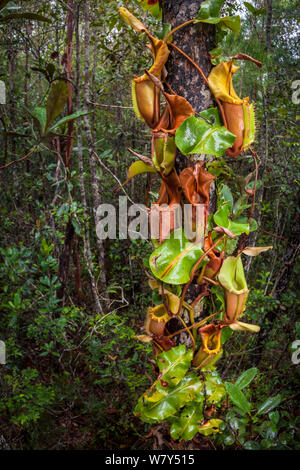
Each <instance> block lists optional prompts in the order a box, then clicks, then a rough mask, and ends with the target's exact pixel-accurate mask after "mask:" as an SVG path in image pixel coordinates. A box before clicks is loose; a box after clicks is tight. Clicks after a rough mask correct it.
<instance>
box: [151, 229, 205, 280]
mask: <svg viewBox="0 0 300 470" xmlns="http://www.w3.org/2000/svg"><path fill="white" fill-rule="evenodd" d="M202 255H203V249H202V244H201V243H192V242H190V241H189V240H188V239H187V238H186V237H185V235H184V233H183V230H182V229H181V228H180V229H177V230H175V231H174V232H172V233H171V235H170V238H169V239H167V240H165V241H164V242H163V243H162V244H161V245H159V246H158V248H156V250H154V252H153V253H152V254H151V256H150V259H149V264H150V268H151V271H152V273H153V274H154V276H155V277H157V278H158V279H160V280H161V281H164V282H166V283H168V284H185V283H186V282H188V281H189V279H190V273H191V270H192V268H193V266H194V264H195V263H196V262H197V261H198V260H199V258H200V257H201V256H202ZM205 262H206V261H203V264H205Z"/></svg>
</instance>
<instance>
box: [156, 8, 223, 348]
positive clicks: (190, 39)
mask: <svg viewBox="0 0 300 470" xmlns="http://www.w3.org/2000/svg"><path fill="white" fill-rule="evenodd" d="M203 1H204V0H193V1H191V0H165V1H164V3H163V21H164V23H170V24H171V25H172V28H174V27H176V26H179V25H180V24H182V23H184V22H186V21H188V20H191V19H192V18H194V17H195V16H196V15H197V13H198V11H199V9H200V6H201V3H202V2H203ZM172 42H173V43H174V44H175V45H176V46H178V47H179V48H180V49H181V50H182V51H183V52H185V54H187V55H188V56H189V57H191V58H192V59H193V61H194V62H195V63H196V64H197V65H198V66H200V67H201V68H202V70H203V72H204V74H205V76H206V77H207V76H208V74H209V72H210V70H211V69H212V64H211V60H210V56H209V51H210V50H212V49H213V48H214V47H215V26H214V25H210V24H205V23H198V24H195V25H191V24H189V25H187V26H185V27H183V28H182V29H180V30H178V31H177V32H176V33H175V34H174V37H173V41H172ZM170 49H171V53H170V55H169V59H168V62H167V64H166V68H167V72H168V74H167V78H166V81H167V83H168V84H169V85H170V86H171V88H172V89H173V90H174V92H175V93H177V94H178V95H180V96H184V98H186V99H187V100H188V101H189V103H191V105H192V106H193V108H194V110H195V112H196V113H199V112H200V111H203V110H204V109H207V108H209V107H210V106H213V99H212V95H211V93H210V90H209V88H208V86H207V84H206V83H205V81H204V79H203V78H202V76H201V75H200V73H199V72H198V71H197V69H196V68H195V67H194V65H193V64H192V63H191V62H190V61H189V60H188V59H186V58H185V57H184V56H183V55H182V54H181V53H180V52H178V50H176V49H174V48H171V47H170ZM210 158H211V157H209V156H205V155H193V157H185V156H183V155H182V154H181V153H180V152H179V150H177V155H176V170H177V172H178V173H180V171H182V170H183V169H184V168H186V167H187V166H190V165H191V164H193V163H194V162H196V161H199V160H209V159H210ZM215 204H216V196H215V185H214V184H213V183H212V184H211V189H210V205H209V211H210V212H214V210H215ZM200 290H201V287H200V286H198V285H197V284H194V283H192V284H191V285H190V286H189V288H188V290H187V293H186V300H187V302H188V303H192V302H193V301H194V300H195V299H196V297H197V296H198V295H199V293H200ZM203 313H204V312H203V303H202V302H201V301H199V302H198V304H197V305H195V321H196V320H198V319H199V318H200V317H201V316H202V315H203ZM183 318H184V320H185V321H187V322H188V321H189V316H188V315H185V314H184V315H183ZM180 325H181V324H180V323H179V321H178V320H175V321H174V322H173V320H172V323H171V328H170V332H173V328H174V331H176V330H178V329H179V328H180ZM181 326H182V325H181ZM190 341H191V339H190V337H189V335H188V334H187V333H182V334H181V335H180V338H179V343H183V344H186V345H189V344H190Z"/></svg>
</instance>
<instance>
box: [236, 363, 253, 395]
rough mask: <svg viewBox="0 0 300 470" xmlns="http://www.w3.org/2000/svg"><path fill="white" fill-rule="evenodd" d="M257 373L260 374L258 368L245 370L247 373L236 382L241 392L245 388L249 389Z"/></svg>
mask: <svg viewBox="0 0 300 470" xmlns="http://www.w3.org/2000/svg"><path fill="white" fill-rule="evenodd" d="M257 372H258V369H257V368H256V367H252V368H251V369H248V370H245V372H243V373H242V374H241V375H240V376H239V378H238V379H237V381H236V382H235V385H236V386H237V387H238V388H239V389H240V390H242V389H243V388H245V387H247V385H249V384H250V382H252V380H253V379H254V377H255V376H256V374H257Z"/></svg>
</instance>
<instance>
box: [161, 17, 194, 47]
mask: <svg viewBox="0 0 300 470" xmlns="http://www.w3.org/2000/svg"><path fill="white" fill-rule="evenodd" d="M194 21H195V18H193V19H192V20H188V21H185V22H184V23H182V24H180V25H179V26H176V27H175V28H173V29H171V31H170V32H169V33H168V34H167V35H166V37H165V39H164V41H165V42H166V43H167V42H168V39H170V37H171V36H173V34H174V33H176V31H179V29H181V28H184V27H185V26H187V25H189V24H192V23H194Z"/></svg>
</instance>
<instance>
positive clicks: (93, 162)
mask: <svg viewBox="0 0 300 470" xmlns="http://www.w3.org/2000/svg"><path fill="white" fill-rule="evenodd" d="M84 28H85V32H84V51H85V54H84V110H85V111H89V109H90V0H86V1H85V3H84ZM84 126H85V132H86V138H87V146H88V153H89V162H90V170H91V186H92V197H93V213H94V220H95V227H96V226H97V224H98V222H99V217H98V216H97V208H98V206H99V205H100V204H101V198H100V193H99V184H98V177H97V159H96V154H95V147H94V142H93V136H92V130H91V124H90V119H89V116H85V117H84ZM97 248H98V259H99V266H100V280H101V284H102V290H103V291H105V290H106V273H105V253H104V246H103V242H102V240H100V239H99V238H98V237H97Z"/></svg>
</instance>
